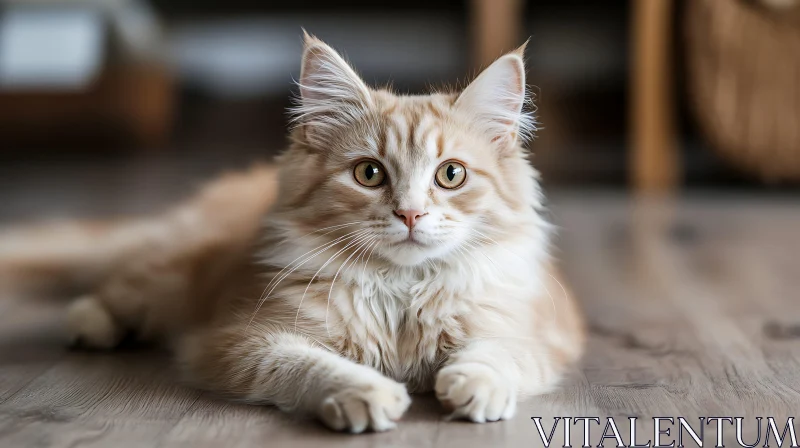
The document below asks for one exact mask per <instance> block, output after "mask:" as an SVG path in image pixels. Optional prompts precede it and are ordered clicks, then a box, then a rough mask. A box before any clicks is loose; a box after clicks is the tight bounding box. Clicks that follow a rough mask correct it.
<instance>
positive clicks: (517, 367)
mask: <svg viewBox="0 0 800 448" xmlns="http://www.w3.org/2000/svg"><path fill="white" fill-rule="evenodd" d="M521 345H522V344H519V343H515V342H514V341H509V340H508V339H489V340H475V341H473V342H471V343H469V344H467V345H466V346H465V347H464V348H462V349H461V350H459V351H457V352H455V353H454V354H452V355H451V356H450V358H449V360H448V363H447V365H445V367H443V368H442V369H441V370H439V372H438V374H437V377H436V386H435V389H436V397H437V398H438V399H439V401H440V402H441V403H442V405H443V406H444V407H445V408H447V409H448V410H451V411H452V414H451V418H463V419H467V420H470V421H473V422H476V423H483V422H487V421H497V420H507V419H510V418H511V417H513V416H514V414H515V412H516V408H517V406H516V405H517V397H518V396H519V395H520V393H524V394H526V395H527V394H540V393H544V392H546V391H548V390H549V389H551V388H552V387H553V385H555V383H556V382H557V381H558V378H559V374H558V372H557V369H556V368H555V365H552V363H551V361H550V359H549V357H548V356H535V355H533V354H531V353H527V354H523V353H521V352H520V351H521V350H525V348H524V347H521Z"/></svg>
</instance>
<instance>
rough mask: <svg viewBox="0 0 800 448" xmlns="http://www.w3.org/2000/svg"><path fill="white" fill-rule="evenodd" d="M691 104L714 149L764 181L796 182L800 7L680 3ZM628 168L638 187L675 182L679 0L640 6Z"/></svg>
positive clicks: (741, 1) (665, 187)
mask: <svg viewBox="0 0 800 448" xmlns="http://www.w3.org/2000/svg"><path fill="white" fill-rule="evenodd" d="M683 4H684V5H685V11H684V13H685V14H684V15H683V16H682V17H680V18H679V19H680V20H681V25H683V26H684V27H685V31H686V46H685V48H686V59H687V60H686V66H687V74H688V79H687V82H688V93H689V97H690V106H692V108H693V109H694V112H695V116H696V118H697V122H698V124H699V127H700V130H701V131H702V132H703V133H704V134H705V135H706V136H707V137H708V138H709V140H710V142H711V144H712V147H713V149H715V150H716V151H717V152H718V153H720V154H721V155H722V156H723V157H725V158H726V159H727V160H729V161H730V162H731V163H732V164H734V165H735V166H737V167H738V168H739V169H740V170H742V171H745V172H751V173H755V174H757V175H759V176H760V177H761V178H762V179H763V180H767V181H777V180H789V179H791V180H798V179H800V128H798V122H800V59H799V58H798V57H797V55H798V54H800V1H798V0H691V1H686V2H684V3H683ZM633 8H634V14H633V22H632V24H631V29H632V45H633V64H632V66H631V67H632V73H631V78H632V83H631V101H632V103H631V134H632V135H631V152H630V156H631V160H630V162H631V167H632V176H633V185H634V188H635V189H636V190H637V191H641V192H647V193H666V192H669V191H671V190H674V189H675V188H676V187H677V185H678V183H679V182H680V179H681V174H682V170H681V162H680V152H679V145H678V142H677V137H676V136H677V131H676V125H675V120H676V101H675V92H674V86H675V79H674V78H675V73H676V70H675V67H674V66H673V65H674V64H673V59H674V55H673V51H672V50H673V48H672V45H673V44H674V42H675V40H676V39H675V36H674V33H673V29H674V27H673V24H674V19H675V2H674V1H673V0H636V1H635V2H634V3H633Z"/></svg>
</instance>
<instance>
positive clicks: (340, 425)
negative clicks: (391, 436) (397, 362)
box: [319, 374, 411, 434]
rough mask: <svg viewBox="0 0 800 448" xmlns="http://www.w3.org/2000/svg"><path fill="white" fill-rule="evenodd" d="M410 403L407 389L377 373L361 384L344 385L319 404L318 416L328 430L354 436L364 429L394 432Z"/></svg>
mask: <svg viewBox="0 0 800 448" xmlns="http://www.w3.org/2000/svg"><path fill="white" fill-rule="evenodd" d="M410 404H411V397H409V396H408V392H406V387H405V386H404V385H402V384H400V383H398V382H396V381H394V380H391V379H389V378H386V377H384V376H382V375H379V374H376V375H375V378H372V379H370V380H369V381H366V382H364V383H362V384H357V385H352V386H347V387H345V388H343V389H342V390H339V391H337V392H336V393H334V394H332V395H330V396H329V397H327V398H325V399H324V400H323V401H322V405H321V407H320V410H319V417H320V419H321V420H322V421H323V423H325V424H326V425H327V426H328V427H329V428H331V429H334V430H336V431H348V432H351V433H354V434H357V433H361V432H364V431H366V430H367V429H371V430H373V431H376V432H381V431H388V430H390V429H393V428H394V427H395V426H397V425H396V424H395V422H396V421H397V420H399V419H400V417H402V416H403V413H405V411H406V409H408V406H409V405H410Z"/></svg>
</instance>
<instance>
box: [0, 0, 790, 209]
mask: <svg viewBox="0 0 800 448" xmlns="http://www.w3.org/2000/svg"><path fill="white" fill-rule="evenodd" d="M1 11H2V15H0V204H2V207H0V223H6V222H9V221H12V220H20V219H22V220H28V219H37V218H46V217H69V216H86V215H106V214H120V213H138V212H144V211H150V210H153V209H156V208H160V207H161V206H163V205H164V204H167V203H169V202H171V201H173V200H175V199H177V198H179V197H182V196H183V195H185V194H186V193H187V192H189V191H191V189H192V188H194V187H195V186H196V185H197V184H198V183H200V182H202V181H203V180H205V179H208V178H209V177H211V176H213V175H214V174H215V173H217V172H220V171H224V170H227V169H232V168H238V167H243V166H246V165H247V164H248V163H249V162H251V161H253V160H257V159H264V158H270V157H272V156H273V155H274V154H276V152H278V151H280V149H282V148H283V147H284V145H285V138H286V134H287V131H286V122H287V116H286V113H285V110H286V107H287V106H288V105H289V104H290V97H291V95H292V94H293V91H294V85H293V80H294V79H296V78H297V76H298V67H299V59H300V53H301V27H303V28H305V29H307V30H308V31H309V32H311V33H313V34H315V35H317V36H318V37H320V38H322V39H323V40H325V41H327V42H328V43H330V44H331V45H332V46H333V47H335V48H336V49H338V50H339V51H341V52H342V53H343V54H345V55H346V56H347V58H348V59H349V60H350V61H351V62H352V63H353V64H354V65H355V67H357V69H358V70H359V71H360V73H362V74H363V76H364V78H365V79H366V80H367V81H368V82H371V83H373V84H374V85H385V84H388V83H390V82H391V84H392V85H393V86H394V88H395V89H396V90H398V91H400V92H411V93H413V92H424V91H425V90H426V88H427V87H428V86H431V85H433V86H436V85H442V84H453V83H458V82H460V83H462V84H463V82H464V81H465V79H467V78H468V77H469V76H472V74H474V73H475V72H476V70H477V69H479V67H482V66H485V65H486V64H487V63H488V62H490V61H491V60H492V59H494V58H495V57H497V56H499V55H501V54H502V53H503V52H505V51H507V50H510V49H513V48H515V47H516V46H518V45H519V44H521V43H522V42H524V41H525V39H527V38H528V37H530V44H529V46H528V52H527V61H528V67H529V71H530V73H529V78H528V79H529V84H530V88H531V92H532V93H533V94H534V95H535V99H536V105H537V115H538V119H539V121H540V122H541V124H542V127H543V129H542V130H541V131H540V132H539V136H538V138H537V139H536V140H535V141H534V142H533V152H534V157H535V163H536V165H537V166H538V167H539V169H540V170H541V171H542V172H543V178H544V182H545V185H546V187H547V188H548V189H550V190H558V189H585V188H591V189H597V188H607V189H611V190H617V191H622V192H630V191H642V192H648V193H664V192H676V191H680V192H692V191H697V190H698V189H714V190H730V189H734V190H737V191H738V190H742V189H744V190H746V191H754V192H761V191H767V192H770V193H774V192H784V191H792V188H791V185H792V181H793V180H796V179H797V178H798V177H800V130H799V129H798V123H800V56H799V55H800V20H798V17H800V14H798V2H797V1H796V0H694V1H678V0H675V1H669V0H652V1H649V0H647V1H622V0H615V1H611V0H609V1H604V2H586V1H577V0H548V1H541V0H540V1H535V2H534V1H524V0H471V1H443V0H425V1H421V0H402V1H393V0H389V1H382V2H374V1H372V2H367V1H349V2H345V1H311V0H302V1H291V2H290V1H269V2H268V1H263V0H226V1H224V2H223V1H216V0H4V1H3V3H2V10H1Z"/></svg>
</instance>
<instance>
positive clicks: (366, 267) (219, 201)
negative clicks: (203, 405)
mask: <svg viewBox="0 0 800 448" xmlns="http://www.w3.org/2000/svg"><path fill="white" fill-rule="evenodd" d="M523 51H524V45H523V47H521V48H519V49H518V50H516V51H514V52H511V53H508V54H506V55H504V56H502V57H500V58H499V59H497V60H496V62H494V63H493V64H491V65H490V66H489V67H488V68H486V69H485V70H484V71H483V72H482V73H481V74H480V75H479V76H478V77H477V78H476V79H475V80H474V81H473V82H472V83H470V84H469V85H468V86H467V87H466V88H465V89H463V91H461V92H460V93H437V92H434V93H431V94H429V95H423V96H407V95H397V94H394V93H392V92H390V91H388V90H377V89H372V88H369V87H367V85H366V84H365V83H364V82H363V81H362V80H361V79H360V78H359V76H358V75H357V74H356V72H355V71H354V70H353V69H352V68H351V67H350V66H349V65H348V63H347V62H346V61H345V60H344V59H343V58H342V57H341V56H340V55H339V54H338V53H336V51H334V50H333V49H332V48H331V47H330V46H328V45H326V44H325V43H323V42H322V41H321V40H319V39H317V38H315V37H312V36H310V35H308V34H306V35H305V37H304V52H303V56H302V67H301V75H300V78H299V82H298V83H299V86H300V89H299V90H300V93H299V98H298V101H297V105H296V107H295V108H294V110H293V113H294V119H293V122H294V123H293V124H294V125H293V127H292V131H291V145H290V147H289V148H288V150H286V151H285V152H284V153H283V154H282V155H281V156H280V157H279V158H278V159H277V167H276V166H270V165H259V166H255V167H253V168H252V169H250V170H249V171H245V172H241V173H234V174H228V175H225V176H222V177H221V178H219V179H218V180H216V181H214V182H211V183H210V184H209V185H207V186H206V187H205V188H204V189H202V191H201V192H199V193H198V194H197V195H196V196H195V197H193V198H191V199H190V200H188V201H186V202H184V203H182V204H179V205H178V206H176V207H174V208H173V209H171V210H170V211H168V212H166V213H164V214H161V215H158V216H154V217H150V218H146V219H141V220H137V221H133V222H126V223H119V224H116V225H106V226H103V225H97V226H93V227H91V228H87V227H85V226H83V227H70V228H61V230H59V231H58V232H53V233H50V234H49V235H50V237H48V236H47V235H48V233H47V232H43V231H39V232H38V233H35V234H33V233H34V232H35V231H34V230H29V231H21V232H20V233H18V234H16V235H15V236H14V237H13V238H14V241H16V242H17V244H16V245H15V244H12V243H10V242H9V241H10V240H9V239H8V237H7V238H6V240H3V239H1V238H0V259H4V260H5V261H4V262H0V266H3V267H4V269H5V272H6V273H9V274H8V278H11V277H14V276H16V277H23V276H24V275H25V273H28V274H31V272H34V273H38V274H42V273H46V274H47V275H49V276H53V277H57V278H59V279H62V280H63V279H69V280H73V281H75V282H79V283H83V284H84V285H85V284H95V285H94V287H93V288H92V290H91V292H90V293H89V294H87V295H84V296H81V297H79V298H77V299H76V300H75V301H74V302H73V303H71V305H70V306H69V308H68V310H67V312H66V327H67V329H68V331H69V333H70V337H71V338H72V339H73V341H75V342H76V343H79V344H81V345H83V346H86V347H90V348H101V349H110V348H113V347H115V346H117V345H118V344H119V343H120V341H121V340H122V339H123V337H125V336H126V334H129V333H131V332H132V333H134V334H135V335H136V336H137V337H138V338H140V339H142V340H151V341H163V342H164V343H165V344H167V345H168V346H169V347H171V348H172V350H174V353H175V357H176V360H177V365H178V366H179V368H180V370H181V372H182V373H183V375H184V377H185V378H186V379H187V380H188V381H189V382H190V383H191V384H194V385H196V386H197V387H200V388H203V389H205V390H209V391H212V392H214V393H216V394H218V395H220V396H223V397H228V398H230V399H233V400H238V401H244V402H248V403H254V404H265V405H275V406H277V407H279V408H280V409H282V410H284V411H286V412H293V413H300V414H305V415H310V416H316V417H317V418H318V419H319V420H321V421H322V422H323V423H324V424H325V425H327V426H328V427H329V428H331V429H334V430H339V431H348V432H352V433H360V432H364V431H367V430H372V431H385V430H389V429H392V428H394V427H395V426H396V422H397V421H398V420H399V419H400V418H401V417H402V415H403V414H404V412H405V411H406V410H407V408H408V407H409V404H410V402H411V399H410V396H409V393H419V392H427V391H433V392H435V394H436V396H437V398H438V399H439V401H440V402H441V403H442V405H443V406H444V407H445V408H446V409H447V410H448V412H449V413H450V414H449V416H450V417H452V418H459V419H465V420H469V421H472V422H487V421H497V420H503V419H509V418H511V417H513V416H514V414H515V410H516V405H517V400H518V399H520V398H521V397H524V396H527V395H532V394H541V393H545V392H547V391H549V390H551V389H552V388H553V387H554V386H555V385H556V384H557V382H558V381H559V379H560V378H561V377H562V376H563V374H564V372H565V369H566V368H567V367H568V366H569V365H571V364H573V363H574V362H576V360H578V358H579V356H580V354H581V350H582V346H583V340H584V332H583V327H582V320H581V315H580V313H579V310H578V308H577V306H576V304H575V303H574V302H573V300H572V298H571V297H570V295H569V294H568V292H567V290H566V289H565V288H564V287H563V283H562V282H560V281H559V280H557V278H558V273H557V271H556V270H555V268H554V266H553V263H552V261H551V257H550V256H549V251H548V249H549V244H550V243H549V241H550V234H551V229H552V227H551V225H550V224H549V223H548V222H547V221H546V219H545V218H544V216H543V203H542V201H543V196H542V192H541V189H540V187H539V184H538V174H537V172H536V171H535V170H534V168H533V167H532V165H531V163H530V162H529V157H528V152H527V150H525V149H524V145H525V143H526V141H527V139H528V138H529V137H530V136H531V133H532V132H533V130H534V121H533V119H532V117H531V115H530V114H529V113H528V112H527V110H526V108H525V106H526V102H527V101H528V100H527V97H526V83H525V67H524V63H523ZM53 230H54V229H51V232H52V231H53ZM26 235H27V237H28V238H26ZM32 238H33V239H35V240H36V241H37V242H36V244H33V243H30V244H29V243H22V241H31V239H32ZM3 241H5V246H4V244H3ZM56 241H61V242H62V243H61V244H63V245H64V246H63V247H62V246H58V244H56ZM34 246H36V247H39V248H41V249H42V250H41V251H39V252H37V251H36V250H32V249H33V248H34ZM3 247H5V252H4V251H3ZM53 253H55V254H61V255H60V257H55V260H56V261H57V262H58V266H60V268H57V267H56V266H55V265H52V263H53V260H54V258H53ZM48 260H49V262H50V263H51V265H49V266H47V262H48ZM37 269H38V271H37ZM59 269H61V270H59Z"/></svg>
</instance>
